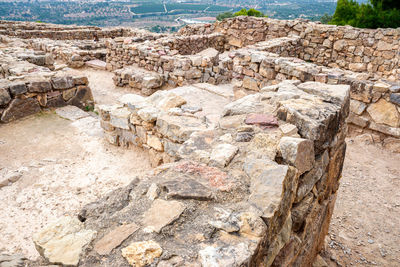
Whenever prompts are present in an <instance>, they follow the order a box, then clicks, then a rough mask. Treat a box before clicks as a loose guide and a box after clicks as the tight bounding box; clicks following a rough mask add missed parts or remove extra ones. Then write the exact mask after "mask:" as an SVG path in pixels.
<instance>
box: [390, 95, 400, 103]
mask: <svg viewBox="0 0 400 267" xmlns="http://www.w3.org/2000/svg"><path fill="white" fill-rule="evenodd" d="M390 102H392V103H393V104H396V105H398V106H400V93H397V94H391V95H390Z"/></svg>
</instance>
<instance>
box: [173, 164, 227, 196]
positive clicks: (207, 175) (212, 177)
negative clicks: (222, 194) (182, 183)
mask: <svg viewBox="0 0 400 267" xmlns="http://www.w3.org/2000/svg"><path fill="white" fill-rule="evenodd" d="M176 168H177V170H178V171H179V172H182V173H188V174H192V175H199V176H200V177H201V178H203V179H205V180H207V181H208V183H209V185H210V186H212V187H216V188H217V189H218V190H220V191H229V190H230V189H231V188H232V186H233V185H232V183H231V182H229V181H227V180H228V174H227V173H226V172H223V171H221V170H220V169H218V168H215V167H209V166H207V165H205V164H200V163H197V162H192V161H186V162H182V163H181V164H178V165H177V166H176Z"/></svg>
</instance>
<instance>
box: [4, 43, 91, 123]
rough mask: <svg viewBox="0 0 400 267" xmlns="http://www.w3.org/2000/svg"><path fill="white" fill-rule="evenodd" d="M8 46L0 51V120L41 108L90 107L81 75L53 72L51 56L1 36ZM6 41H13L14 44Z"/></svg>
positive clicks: (27, 113) (6, 119) (88, 92)
mask: <svg viewBox="0 0 400 267" xmlns="http://www.w3.org/2000/svg"><path fill="white" fill-rule="evenodd" d="M1 41H2V42H7V44H8V45H10V47H8V48H6V50H5V51H6V53H3V51H2V53H0V78H1V79H0V123H7V122H10V121H13V120H17V119H20V118H23V117H25V116H28V115H32V114H35V113H37V112H40V111H41V110H42V109H47V108H53V107H61V106H66V105H74V106H77V107H79V108H81V109H92V108H93V107H94V101H93V96H92V93H91V90H90V88H89V86H88V79H87V78H86V77H84V76H74V77H72V76H69V75H66V74H65V73H63V72H55V71H52V70H51V69H54V65H53V64H54V60H53V57H52V55H50V54H45V53H43V52H38V51H32V50H30V49H28V48H27V47H23V46H21V44H24V43H22V42H20V41H19V40H17V41H15V40H14V41H12V40H10V39H8V38H2V39H1ZM9 42H15V43H14V45H12V43H9Z"/></svg>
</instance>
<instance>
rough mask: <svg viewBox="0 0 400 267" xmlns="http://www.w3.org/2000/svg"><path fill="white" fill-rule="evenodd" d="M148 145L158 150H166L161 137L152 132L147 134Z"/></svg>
mask: <svg viewBox="0 0 400 267" xmlns="http://www.w3.org/2000/svg"><path fill="white" fill-rule="evenodd" d="M147 145H148V146H150V147H152V148H154V149H155V150H157V151H164V147H163V144H162V142H161V140H160V138H158V137H157V136H155V135H152V134H148V135H147Z"/></svg>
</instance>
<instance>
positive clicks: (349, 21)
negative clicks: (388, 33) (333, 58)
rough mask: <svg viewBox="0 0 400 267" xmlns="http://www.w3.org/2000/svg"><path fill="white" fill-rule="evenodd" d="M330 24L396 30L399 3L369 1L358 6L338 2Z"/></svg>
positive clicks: (345, 0)
mask: <svg viewBox="0 0 400 267" xmlns="http://www.w3.org/2000/svg"><path fill="white" fill-rule="evenodd" d="M329 23H330V24H335V25H351V26H354V27H360V28H373V29H375V28H397V27H399V26H400V1H398V0H370V1H369V2H368V3H366V4H361V5H359V4H358V3H357V2H355V1H354V0H339V1H338V2H337V6H336V11H335V14H333V17H332V20H331V21H330V22H329Z"/></svg>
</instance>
